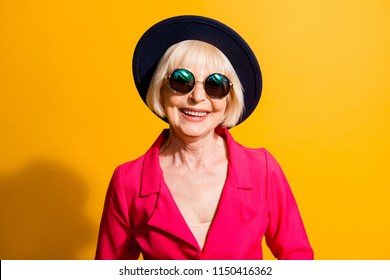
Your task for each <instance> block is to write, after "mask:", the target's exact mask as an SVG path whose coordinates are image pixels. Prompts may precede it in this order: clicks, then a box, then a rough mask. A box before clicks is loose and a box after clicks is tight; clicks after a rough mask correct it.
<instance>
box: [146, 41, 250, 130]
mask: <svg viewBox="0 0 390 280" xmlns="http://www.w3.org/2000/svg"><path fill="white" fill-rule="evenodd" d="M178 68H186V69H188V70H190V71H191V72H192V73H193V74H194V76H195V79H196V81H202V82H203V81H204V79H205V78H206V77H207V76H209V75H210V74H212V73H221V74H223V75H225V76H226V77H227V78H228V79H229V80H230V82H231V83H232V86H230V90H229V93H228V94H227V96H226V97H224V98H222V99H212V98H211V97H210V96H208V95H207V94H206V93H205V92H204V87H203V84H202V83H201V82H197V83H196V85H195V87H194V89H193V91H192V92H190V93H188V96H184V95H180V94H175V93H173V92H172V90H170V88H169V85H168V79H167V77H168V76H169V75H171V73H172V71H173V70H175V69H178ZM202 96H203V97H202ZM175 97H176V98H175ZM199 97H200V100H199ZM187 98H189V99H190V100H187V101H186V102H185V103H184V102H183V100H184V99H187ZM171 99H175V100H176V99H177V100H179V99H180V100H181V102H180V104H178V103H175V104H177V106H182V107H180V108H181V112H182V113H184V112H186V114H185V115H186V116H188V117H192V118H191V120H192V122H195V121H196V122H199V123H201V122H203V121H204V120H206V119H207V121H208V118H209V117H211V116H212V117H213V121H215V122H217V120H216V119H217V118H214V116H215V115H214V113H216V112H218V113H221V112H220V111H219V110H217V109H216V108H219V107H220V106H221V104H223V107H224V114H225V116H224V117H223V116H220V115H218V118H219V117H221V119H222V122H221V119H219V123H217V124H215V126H217V125H223V126H226V127H233V126H235V125H236V124H237V122H238V121H239V119H240V117H241V115H242V112H243V110H244V95H243V90H242V87H241V83H240V80H239V79H238V76H237V74H236V72H235V71H234V68H233V66H232V65H231V63H230V61H229V60H228V58H227V57H226V56H225V55H224V54H223V53H222V52H221V51H220V50H219V49H218V48H216V47H214V46H213V45H211V44H209V43H206V42H202V41H197V40H186V41H182V42H179V43H177V44H175V45H172V46H171V47H170V48H168V50H167V51H166V52H165V53H164V55H163V56H162V58H161V59H160V61H159V64H158V65H157V67H156V70H155V72H154V74H153V77H152V79H151V82H150V85H149V89H148V93H147V96H146V103H147V105H148V107H149V108H150V109H151V110H152V111H153V112H155V113H156V115H158V116H159V117H161V118H167V119H168V120H169V122H170V124H171V125H172V124H173V122H174V121H175V122H176V121H177V117H174V116H173V115H172V112H173V111H172V109H171V106H172V104H173V103H172V104H171ZM167 102H169V103H167ZM175 102H176V101H175ZM207 102H208V103H209V104H208V105H206V103H207ZM195 105H196V106H195ZM185 107H188V110H184V109H185ZM214 107H215V108H214ZM168 108H170V109H169V110H170V112H169V113H170V114H171V116H169V117H168V116H167V115H168V111H167V109H168ZM199 110H200V111H199ZM202 114H203V115H202ZM205 114H206V115H205ZM183 117H184V116H183ZM215 117H217V116H215ZM186 120H187V121H189V120H190V119H189V118H187V119H186ZM213 123H214V122H213Z"/></svg>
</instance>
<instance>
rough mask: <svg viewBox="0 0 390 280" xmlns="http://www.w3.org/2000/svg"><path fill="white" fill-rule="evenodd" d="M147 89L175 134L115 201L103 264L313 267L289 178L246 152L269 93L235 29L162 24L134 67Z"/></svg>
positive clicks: (271, 162) (118, 177)
mask: <svg viewBox="0 0 390 280" xmlns="http://www.w3.org/2000/svg"><path fill="white" fill-rule="evenodd" d="M133 73H134V77H135V82H136V85H137V89H138V91H139V93H140V95H141V97H142V98H143V100H144V101H145V102H146V103H147V105H148V107H149V108H150V109H151V110H152V111H153V112H154V113H155V114H156V115H158V116H159V117H160V118H162V119H164V120H165V121H166V122H168V124H169V129H167V130H164V131H163V132H162V133H161V135H160V136H159V137H158V139H157V140H156V141H155V143H154V144H153V145H152V147H151V148H150V149H149V150H148V151H147V152H146V153H145V154H144V155H143V156H141V157H140V158H138V159H136V160H133V161H130V162H128V163H125V164H123V165H120V166H119V167H118V168H117V169H116V171H115V173H114V175H113V177H112V180H111V183H110V186H109V188H108V191H107V196H106V201H105V205H104V211H103V216H102V220H101V225H100V233H99V240H98V247H97V252H96V258H97V259H138V258H139V257H140V254H142V256H143V258H144V259H262V257H263V255H262V239H263V237H265V239H266V242H267V245H268V246H269V248H270V249H271V251H272V253H273V254H274V256H275V257H276V258H278V259H312V258H313V251H312V249H311V247H310V244H309V241H308V238H307V235H306V232H305V229H304V226H303V223H302V220H301V217H300V214H299V211H298V208H297V205H296V202H295V200H294V197H293V195H292V192H291V189H290V187H289V185H288V183H287V181H286V179H285V176H284V175H283V172H282V170H281V168H280V167H279V165H278V163H277V162H276V161H275V159H274V158H273V157H272V156H271V155H270V153H269V152H268V151H266V150H265V149H263V148H259V149H249V148H245V147H243V146H241V145H240V144H238V143H236V142H235V141H234V140H233V138H232V136H231V135H230V133H229V131H228V128H231V127H234V126H236V125H237V124H239V123H240V122H242V121H244V120H245V119H246V118H247V117H248V116H249V115H250V114H251V113H252V111H253V110H254V109H255V107H256V105H257V103H258V101H259V99H260V93H261V83H262V82H261V73H260V68H259V66H258V63H257V60H256V58H255V56H254V54H253V52H252V51H251V49H250V48H249V46H248V45H247V44H246V43H245V41H244V40H243V39H242V38H241V37H240V36H239V35H238V34H237V33H236V32H235V31H233V30H232V29H230V28H229V27H227V26H226V25H224V24H222V23H220V22H218V21H215V20H212V19H209V18H204V17H198V16H180V17H174V18H170V19H167V20H164V21H162V22H159V23H157V24H156V25H155V26H153V27H152V28H150V29H149V30H148V31H147V32H146V33H145V34H144V35H143V37H142V38H141V39H140V41H139V43H138V45H137V47H136V50H135V53H134V57H133Z"/></svg>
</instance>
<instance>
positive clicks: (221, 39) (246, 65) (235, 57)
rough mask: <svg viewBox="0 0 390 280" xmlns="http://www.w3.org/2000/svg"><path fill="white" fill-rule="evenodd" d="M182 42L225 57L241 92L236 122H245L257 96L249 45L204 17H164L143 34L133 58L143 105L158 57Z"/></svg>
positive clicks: (254, 61) (257, 82)
mask: <svg viewBox="0 0 390 280" xmlns="http://www.w3.org/2000/svg"><path fill="white" fill-rule="evenodd" d="M184 40H200V41H204V42H207V43H209V44H212V45H214V46H215V47H217V48H218V49H220V50H221V51H222V52H223V53H224V54H225V55H226V57H227V58H228V59H229V61H230V62H231V64H232V65H233V67H234V69H235V71H236V73H237V75H238V78H239V79H240V82H241V84H242V87H243V89H244V102H245V110H244V113H243V115H242V117H241V119H240V121H239V123H241V122H243V121H244V120H245V119H247V118H248V117H249V116H250V115H251V114H252V112H253V111H254V110H255V108H256V106H257V104H258V103H259V100H260V97H261V90H262V76H261V71H260V66H259V64H258V61H257V59H256V56H255V55H254V53H253V51H252V50H251V48H250V47H249V45H248V44H247V43H246V42H245V41H244V39H243V38H242V37H241V36H240V35H239V34H238V33H237V32H235V31H234V30H233V29H231V28H230V27H228V26H226V25H225V24H223V23H221V22H219V21H216V20H214V19H211V18H207V17H201V16H177V17H172V18H168V19H165V20H163V21H160V22H158V23H157V24H155V25H153V26H152V27H151V28H149V29H148V30H147V31H146V32H145V33H144V35H143V36H142V37H141V39H140V40H139V42H138V44H137V46H136V48H135V51H134V56H133V76H134V81H135V85H136V87H137V90H138V92H139V94H140V96H141V98H142V100H143V101H144V102H145V103H146V93H147V91H148V88H149V84H150V81H151V78H152V76H153V73H154V71H155V69H156V67H157V64H158V62H159V61H160V58H161V57H162V56H163V54H164V53H165V51H166V50H167V49H168V48H169V47H170V46H172V45H173V44H176V43H178V42H181V41H184ZM165 121H166V120H165Z"/></svg>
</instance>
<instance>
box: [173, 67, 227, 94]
mask: <svg viewBox="0 0 390 280" xmlns="http://www.w3.org/2000/svg"><path fill="white" fill-rule="evenodd" d="M179 70H185V71H187V72H189V73H190V74H191V75H192V77H193V78H194V85H193V87H192V88H191V89H190V91H188V92H180V91H177V90H175V89H173V88H172V86H171V77H172V74H173V73H175V72H176V71H179ZM213 75H220V76H222V77H223V78H225V79H226V80H227V81H228V90H227V92H226V93H225V94H224V95H223V96H214V95H211V94H209V93H208V92H207V90H206V81H207V80H208V79H209V78H210V77H211V76H213ZM166 79H168V85H169V88H170V89H171V90H172V91H173V92H174V93H177V94H181V95H184V94H188V93H190V92H192V91H193V90H194V88H195V84H196V83H202V84H203V89H204V91H205V92H206V94H207V95H208V96H210V97H211V98H213V99H222V98H224V97H225V96H227V95H228V94H229V92H230V88H231V87H233V84H232V83H231V82H230V80H229V78H228V77H226V76H225V75H224V74H222V73H212V74H210V75H208V76H207V77H206V78H205V79H204V81H197V80H196V79H195V75H194V73H192V72H191V71H190V70H188V69H186V68H176V69H174V70H173V71H172V72H171V74H170V75H169V76H166Z"/></svg>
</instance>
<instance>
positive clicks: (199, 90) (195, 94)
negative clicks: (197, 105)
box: [190, 81, 207, 102]
mask: <svg viewBox="0 0 390 280" xmlns="http://www.w3.org/2000/svg"><path fill="white" fill-rule="evenodd" d="M206 94H207V93H206V90H205V88H204V82H203V81H195V83H194V87H193V88H192V90H191V92H190V95H191V98H192V99H193V100H195V101H196V102H200V101H202V100H205V99H206Z"/></svg>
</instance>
